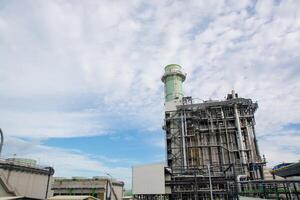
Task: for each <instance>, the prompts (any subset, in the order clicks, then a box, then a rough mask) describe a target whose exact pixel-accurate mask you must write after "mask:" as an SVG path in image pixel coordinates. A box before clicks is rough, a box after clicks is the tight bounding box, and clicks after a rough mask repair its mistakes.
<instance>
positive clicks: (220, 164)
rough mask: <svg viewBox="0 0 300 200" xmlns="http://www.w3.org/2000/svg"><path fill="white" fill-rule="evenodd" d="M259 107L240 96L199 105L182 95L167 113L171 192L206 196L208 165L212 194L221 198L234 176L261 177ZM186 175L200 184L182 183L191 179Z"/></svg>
mask: <svg viewBox="0 0 300 200" xmlns="http://www.w3.org/2000/svg"><path fill="white" fill-rule="evenodd" d="M257 108H258V106H257V103H253V102H252V100H251V99H244V98H238V97H237V94H235V93H233V94H230V95H228V97H227V99H226V100H224V101H205V102H203V103H197V104H194V103H193V101H192V98H191V97H184V98H183V99H182V104H181V105H177V108H176V110H173V111H166V112H165V125H164V129H165V132H166V140H167V163H168V166H169V167H170V169H171V171H172V173H173V178H172V180H171V181H170V182H169V183H168V184H169V185H170V186H171V188H172V194H173V195H174V194H178V195H179V196H180V197H179V196H178V195H177V196H178V198H180V199H190V198H182V195H183V194H184V195H183V196H186V197H188V196H189V197H190V196H195V195H198V196H199V195H201V196H202V197H205V195H209V193H207V192H206V191H207V188H208V187H209V181H208V177H209V176H208V170H207V166H210V168H209V169H210V172H211V173H210V175H211V176H210V177H211V178H212V179H211V180H212V187H213V188H212V190H213V191H214V195H217V194H218V196H220V195H223V196H222V197H225V196H226V197H229V196H232V195H234V190H232V188H234V183H235V179H236V177H237V176H238V175H242V176H240V177H244V178H247V179H248V180H262V179H263V165H264V164H265V162H264V161H263V160H262V158H261V156H260V153H259V150H258V146H257V141H256V136H255V128H254V126H255V119H254V113H255V111H256V110H257ZM188 175H189V176H192V180H195V181H196V182H198V185H197V186H194V187H193V189H191V187H189V190H186V189H185V186H184V184H183V183H185V184H186V185H188V182H190V181H191V179H190V177H189V176H188ZM188 177H189V178H188ZM180 183H182V184H183V185H180ZM200 183H201V184H200ZM190 184H191V182H190ZM188 191H190V192H191V193H190V194H188V193H189V192H188ZM203 195H204V196H203ZM224 195H225V196H224ZM208 197H209V196H208ZM172 199H174V198H172ZM175 199H176V198H175Z"/></svg>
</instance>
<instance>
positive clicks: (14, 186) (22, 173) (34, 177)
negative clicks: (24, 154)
mask: <svg viewBox="0 0 300 200" xmlns="http://www.w3.org/2000/svg"><path fill="white" fill-rule="evenodd" d="M53 174H54V169H53V168H52V167H44V166H39V165H37V164H36V161H35V160H32V159H24V158H11V159H5V160H0V197H2V198H4V197H6V198H7V197H10V198H15V197H16V198H18V199H47V198H48V197H50V196H52V193H51V184H52V181H53Z"/></svg>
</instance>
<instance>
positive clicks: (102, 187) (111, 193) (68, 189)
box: [52, 177, 124, 200]
mask: <svg viewBox="0 0 300 200" xmlns="http://www.w3.org/2000/svg"><path fill="white" fill-rule="evenodd" d="M123 187H124V182H121V181H116V180H112V179H110V178H107V177H94V178H84V177H73V178H69V179H68V178H55V180H54V183H53V185H52V190H53V195H54V196H57V195H60V196H61V195H86V196H93V197H95V198H98V199H100V200H106V199H112V200H121V199H122V196H123Z"/></svg>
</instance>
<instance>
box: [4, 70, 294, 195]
mask: <svg viewBox="0 0 300 200" xmlns="http://www.w3.org/2000/svg"><path fill="white" fill-rule="evenodd" d="M185 79H186V74H185V73H183V70H182V68H181V66H179V65H177V64H171V65H167V66H166V67H165V72H164V74H163V76H162V78H161V80H162V82H163V83H164V93H165V95H164V97H165V98H164V99H165V103H164V123H163V130H164V135H165V144H166V149H165V155H166V160H165V162H163V163H151V164H144V165H138V166H133V167H132V196H126V197H125V196H124V182H123V181H120V180H116V179H114V178H112V177H111V176H110V175H109V174H107V175H109V176H110V177H100V176H94V177H93V178H87V177H78V176H77V177H76V176H75V177H72V178H62V177H54V174H55V169H54V168H52V167H50V166H40V165H38V164H37V163H36V161H35V160H32V159H26V158H7V159H1V160H0V200H13V199H16V200H17V199H18V200H38V199H48V200H121V199H124V200H125V199H126V200H127V199H136V200H140V199H146V200H161V199H165V200H198V199H211V200H212V199H243V198H244V197H250V198H252V199H258V198H259V199H289V200H292V199H296V200H299V199H300V179H299V176H300V162H296V163H282V164H279V165H277V166H275V167H274V168H273V169H267V168H266V162H267V160H266V159H265V158H264V156H262V154H261V152H260V151H259V145H258V141H257V136H256V131H255V112H256V111H257V109H258V104H257V102H254V101H252V100H251V99H248V98H242V97H240V96H239V95H238V94H237V93H236V92H235V91H234V90H232V91H231V93H229V94H227V96H226V98H225V99H223V100H201V102H199V100H198V99H197V100H196V99H195V98H192V97H190V96H184V93H183V82H184V81H185ZM158 114H159V113H158ZM0 133H1V135H0V136H1V143H0V153H1V149H2V145H3V138H4V137H3V133H2V131H1V129H0Z"/></svg>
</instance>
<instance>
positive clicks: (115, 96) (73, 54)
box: [0, 0, 300, 188]
mask: <svg viewBox="0 0 300 200" xmlns="http://www.w3.org/2000/svg"><path fill="white" fill-rule="evenodd" d="M169 63H178V64H180V65H182V66H183V67H184V70H185V72H186V73H187V80H186V82H185V85H184V91H185V94H186V95H189V96H190V95H191V96H193V97H197V98H201V99H209V98H212V99H223V98H224V97H225V95H226V94H227V93H228V92H229V91H231V89H235V90H236V91H237V92H238V93H239V95H240V96H242V97H246V98H252V99H253V100H254V101H258V104H259V109H258V111H257V113H256V121H257V136H258V139H259V145H260V150H261V153H262V154H265V155H266V158H267V161H268V165H269V166H272V165H274V164H278V163H279V162H282V161H297V160H299V158H300V145H299V144H300V114H299V113H300V66H299V65H300V1H299V0H294V1H293V0H281V1H280V0H274V1H272V0H262V1H251V0H239V1H236V0H231V1H222V0H210V1H206V0H202V1H200V0H187V1H180V0H178V1H175V0H166V1H161V0H152V1H138V0H132V1H131V0H128V1H115V0H97V1H96V0H86V1H80V0H72V1H67V0H65V1H63V0H52V1H50V0H49V1H38V0H23V1H17V0H1V1H0V113H1V116H0V127H1V128H2V130H3V131H4V134H5V146H4V152H3V155H2V156H5V157H11V156H13V155H14V154H16V156H17V157H29V158H34V159H37V160H38V162H39V163H40V164H45V165H51V166H54V167H55V169H56V176H64V177H71V176H87V177H91V176H99V175H100V176H101V175H105V174H106V173H110V174H111V175H112V176H113V177H115V178H118V179H121V180H124V181H126V184H127V185H126V186H127V188H128V187H130V176H131V166H132V165H137V164H142V163H150V162H160V161H163V160H164V142H163V131H162V129H161V125H162V123H163V84H162V83H161V81H160V77H161V75H162V74H163V67H164V66H165V65H166V64H169Z"/></svg>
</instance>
